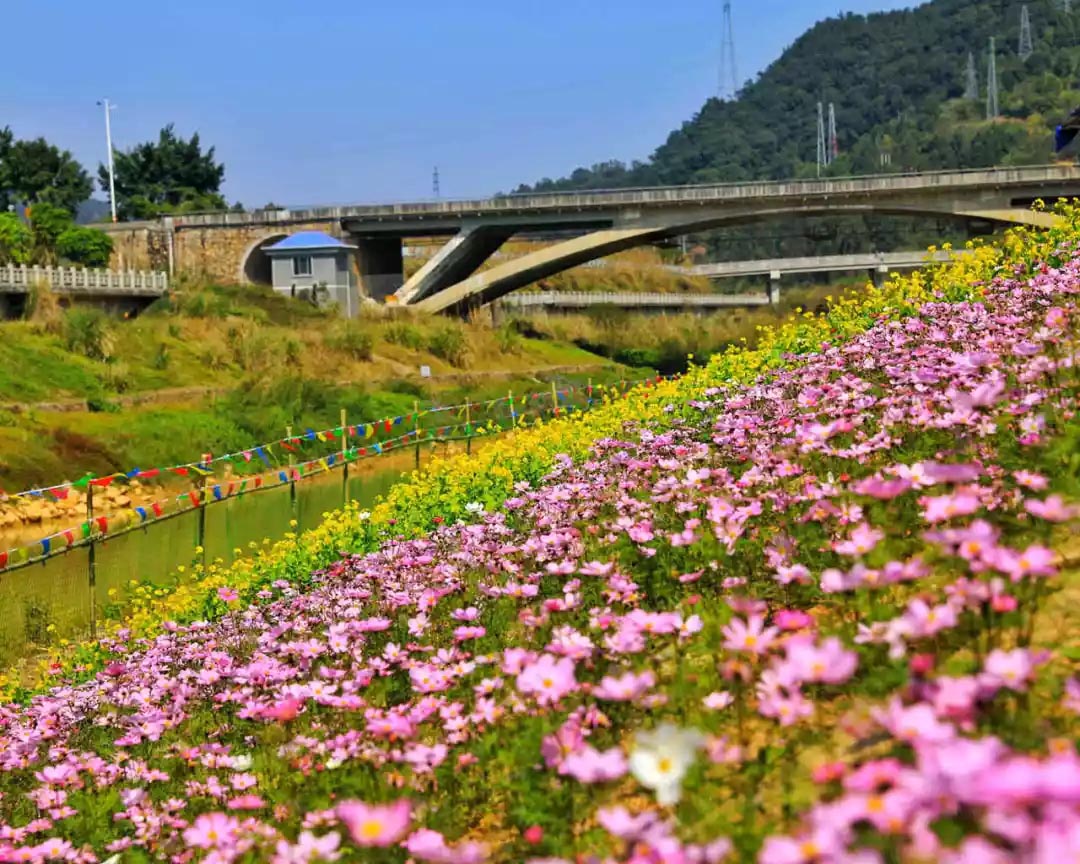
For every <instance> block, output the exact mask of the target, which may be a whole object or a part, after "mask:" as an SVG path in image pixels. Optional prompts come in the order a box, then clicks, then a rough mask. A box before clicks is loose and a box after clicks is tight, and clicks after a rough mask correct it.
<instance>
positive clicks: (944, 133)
mask: <svg viewBox="0 0 1080 864" xmlns="http://www.w3.org/2000/svg"><path fill="white" fill-rule="evenodd" d="M1023 5H1025V4H1024V3H1023V2H1020V0H1004V2H1003V0H932V2H929V3H925V4H923V5H921V6H919V7H918V8H915V9H907V10H900V11H896V12H886V13H878V14H872V15H865V16H864V15H853V14H848V15H843V16H841V17H838V18H831V19H829V20H826V21H822V22H820V23H818V24H817V25H815V26H814V27H812V28H811V29H810V30H808V31H807V32H806V33H804V34H803V35H802V36H800V37H799V38H798V39H797V40H796V41H795V42H794V43H793V44H792V45H791V46H790V47H789V48H788V49H787V50H786V51H785V52H784V53H783V54H782V55H781V56H780V57H779V58H778V59H777V60H776V61H775V62H774V63H772V64H771V65H770V66H769V67H768V68H767V69H766V70H765V71H764V72H762V73H761V75H760V76H759V77H758V78H757V79H756V80H754V81H751V82H748V83H747V84H746V86H745V87H744V88H743V90H742V91H741V93H740V94H739V97H738V99H736V100H731V101H722V100H719V99H710V100H709V101H708V102H706V103H705V105H703V106H702V108H701V110H700V111H699V112H698V113H697V114H696V115H695V116H694V117H693V118H691V119H690V120H688V121H687V122H686V123H684V124H683V125H682V127H681V128H679V129H677V130H675V131H673V132H672V133H671V135H670V136H669V137H668V139H667V141H665V142H664V143H663V144H662V145H660V146H659V147H658V148H657V149H656V151H655V152H654V153H653V154H652V155H651V156H650V158H649V159H648V160H646V161H642V162H634V163H633V164H631V165H625V164H623V163H620V162H616V161H611V162H605V163H602V164H599V165H594V166H592V167H591V168H579V169H577V170H576V171H574V172H572V173H571V174H570V175H569V176H567V177H565V178H562V179H557V180H552V179H544V180H541V181H539V182H538V183H535V184H534V185H532V186H531V187H530V186H522V187H520V188H519V190H518V191H528V190H530V189H533V190H538V191H549V190H559V189H595V188H614V187H625V186H649V185H657V184H682V183H717V182H730V181H742V180H756V179H787V178H798V177H813V176H815V174H816V143H815V142H816V122H817V119H816V118H817V103H818V102H823V103H826V104H828V103H830V102H831V103H834V104H835V106H836V117H837V127H838V138H839V149H840V154H839V157H838V158H837V159H836V161H835V162H834V164H833V165H831V166H830V167H829V168H828V169H827V170H826V173H827V174H830V175H834V176H843V175H851V174H868V173H879V172H889V171H896V172H899V171H923V170H933V169H950V168H977V167H986V166H992V165H1025V164H1041V163H1045V162H1047V161H1049V159H1050V158H1051V153H1052V150H1053V147H1052V131H1053V128H1054V126H1055V125H1056V124H1057V123H1059V122H1060V121H1061V120H1062V119H1063V117H1064V116H1065V115H1067V114H1068V112H1069V111H1071V110H1072V109H1073V108H1074V107H1075V106H1076V105H1077V104H1080V92H1078V91H1077V89H1076V81H1077V77H1078V71H1080V9H1077V8H1076V6H1077V5H1078V4H1074V11H1073V12H1072V13H1069V14H1067V13H1066V12H1065V11H1064V8H1063V5H1062V4H1060V3H1058V2H1055V0H1034V2H1028V3H1027V4H1026V5H1027V6H1028V8H1029V11H1030V15H1031V21H1032V27H1033V35H1034V47H1035V52H1034V54H1033V55H1032V56H1031V57H1030V58H1028V59H1027V60H1026V61H1023V60H1021V59H1020V58H1019V57H1018V56H1017V46H1018V40H1019V31H1020V15H1021V7H1022V6H1023ZM992 36H993V37H996V39H997V46H998V52H997V54H998V57H997V60H998V76H999V82H1000V107H1001V116H1000V117H999V118H997V119H994V120H989V121H988V120H986V118H985V102H984V99H985V93H986V67H987V57H988V43H989V39H990V37H992ZM969 52H973V53H974V55H975V59H976V68H977V70H978V76H979V84H980V93H979V98H978V99H977V100H970V99H965V98H964V90H965V83H966V75H965V73H966V69H967V58H968V53H969ZM883 159H884V160H885V162H886V164H883ZM942 227H943V226H938V225H935V224H934V223H932V222H931V223H927V221H926V220H921V221H920V222H905V221H899V220H895V219H891V220H886V219H880V218H866V219H864V218H858V217H848V218H842V219H828V220H808V221H806V222H803V223H793V222H790V221H788V222H778V223H772V224H770V225H767V226H761V227H758V228H755V229H738V230H732V231H729V232H726V233H725V234H724V242H723V244H720V243H716V244H715V245H716V248H717V249H718V250H720V251H722V252H723V254H724V255H725V257H729V258H739V257H744V256H750V257H753V256H755V255H756V254H758V253H760V254H765V255H768V254H777V253H783V254H792V255H794V254H806V253H808V252H810V251H811V250H812V251H814V252H816V253H822V254H825V253H828V252H831V251H835V252H845V251H852V250H853V248H856V247H860V246H861V247H869V246H872V247H875V248H880V249H889V248H899V247H900V246H901V245H905V244H913V245H912V248H919V247H920V246H923V245H925V244H926V243H928V242H932V241H933V239H934V238H935V237H936V239H937V240H942V239H946V238H945V236H944V234H943V231H942V230H941V228H942ZM953 230H954V231H955V229H953Z"/></svg>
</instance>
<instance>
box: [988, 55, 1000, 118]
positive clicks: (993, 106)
mask: <svg viewBox="0 0 1080 864" xmlns="http://www.w3.org/2000/svg"><path fill="white" fill-rule="evenodd" d="M997 116H998V77H997V46H996V45H995V44H994V37H993V36H991V37H990V60H989V61H988V62H987V64H986V119H987V120H993V119H994V118H995V117H997Z"/></svg>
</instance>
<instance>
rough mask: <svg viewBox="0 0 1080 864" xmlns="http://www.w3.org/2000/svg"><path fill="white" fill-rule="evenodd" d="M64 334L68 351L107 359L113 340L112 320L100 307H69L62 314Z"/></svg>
mask: <svg viewBox="0 0 1080 864" xmlns="http://www.w3.org/2000/svg"><path fill="white" fill-rule="evenodd" d="M64 335H65V341H66V342H67V347H68V350H69V351H74V352H75V353H76V354H82V355H83V356H84V357H89V358H90V359H91V360H108V359H109V358H110V357H112V355H113V348H114V347H115V342H114V339H113V327H112V322H111V321H110V320H109V316H108V315H106V314H105V313H104V312H102V311H101V310H100V309H85V308H75V309H69V310H68V311H67V314H65V316H64Z"/></svg>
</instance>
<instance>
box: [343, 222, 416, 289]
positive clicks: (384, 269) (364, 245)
mask: <svg viewBox="0 0 1080 864" xmlns="http://www.w3.org/2000/svg"><path fill="white" fill-rule="evenodd" d="M350 242H351V243H353V244H354V245H355V246H356V270H357V276H358V277H359V287H360V294H361V296H364V297H370V298H371V299H372V300H380V301H381V300H385V299H386V298H387V297H389V296H390V295H391V294H393V293H395V292H396V291H397V290H398V289H399V288H401V286H402V284H403V283H404V282H405V259H404V257H403V255H402V252H401V246H402V243H401V238H400V237H356V236H353V237H351V238H350Z"/></svg>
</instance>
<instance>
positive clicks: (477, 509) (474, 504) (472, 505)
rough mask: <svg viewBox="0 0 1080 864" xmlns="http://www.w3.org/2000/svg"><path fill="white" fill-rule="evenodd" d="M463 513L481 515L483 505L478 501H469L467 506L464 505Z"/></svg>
mask: <svg viewBox="0 0 1080 864" xmlns="http://www.w3.org/2000/svg"><path fill="white" fill-rule="evenodd" d="M465 512H466V513H473V514H476V513H483V512H484V505H483V504H481V503H480V502H479V501H470V502H469V503H468V504H466V505H465Z"/></svg>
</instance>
